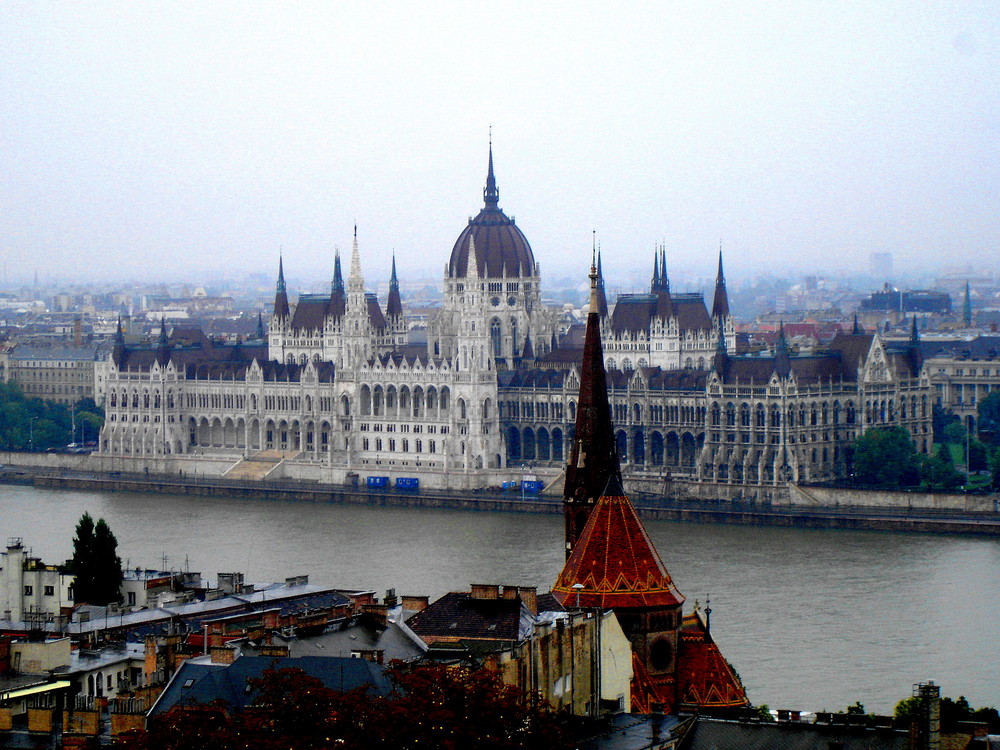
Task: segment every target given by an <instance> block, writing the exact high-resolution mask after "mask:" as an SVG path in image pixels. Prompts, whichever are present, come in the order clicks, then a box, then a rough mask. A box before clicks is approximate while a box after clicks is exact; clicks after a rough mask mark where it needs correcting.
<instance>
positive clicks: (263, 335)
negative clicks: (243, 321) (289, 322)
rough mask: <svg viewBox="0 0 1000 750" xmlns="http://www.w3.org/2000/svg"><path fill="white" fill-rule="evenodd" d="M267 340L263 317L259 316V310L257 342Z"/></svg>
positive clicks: (258, 312) (259, 314)
mask: <svg viewBox="0 0 1000 750" xmlns="http://www.w3.org/2000/svg"><path fill="white" fill-rule="evenodd" d="M265 338H267V334H266V333H265V331H264V316H263V315H261V313H260V310H258V311H257V340H258V341H263V340H264V339H265Z"/></svg>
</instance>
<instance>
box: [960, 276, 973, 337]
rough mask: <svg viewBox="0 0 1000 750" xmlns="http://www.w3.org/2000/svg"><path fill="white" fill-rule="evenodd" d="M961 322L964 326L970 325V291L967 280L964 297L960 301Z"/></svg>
mask: <svg viewBox="0 0 1000 750" xmlns="http://www.w3.org/2000/svg"><path fill="white" fill-rule="evenodd" d="M962 323H963V324H964V325H965V327H966V328H971V327H972V293H971V290H970V289H969V282H968V281H966V282H965V299H964V300H963V301H962Z"/></svg>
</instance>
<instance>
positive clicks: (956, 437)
mask: <svg viewBox="0 0 1000 750" xmlns="http://www.w3.org/2000/svg"><path fill="white" fill-rule="evenodd" d="M966 432H967V430H966V429H965V425H964V424H962V423H961V422H960V421H955V422H949V423H948V425H947V426H946V427H945V428H944V440H942V441H941V442H942V443H955V444H957V445H965V436H966Z"/></svg>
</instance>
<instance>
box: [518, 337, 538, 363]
mask: <svg viewBox="0 0 1000 750" xmlns="http://www.w3.org/2000/svg"><path fill="white" fill-rule="evenodd" d="M534 358H535V348H534V347H533V346H532V345H531V334H528V335H526V336H525V337H524V346H523V347H522V349H521V359H534Z"/></svg>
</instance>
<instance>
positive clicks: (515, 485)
mask: <svg viewBox="0 0 1000 750" xmlns="http://www.w3.org/2000/svg"><path fill="white" fill-rule="evenodd" d="M503 488H504V489H505V490H519V489H521V485H520V483H519V482H504V483H503Z"/></svg>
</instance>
